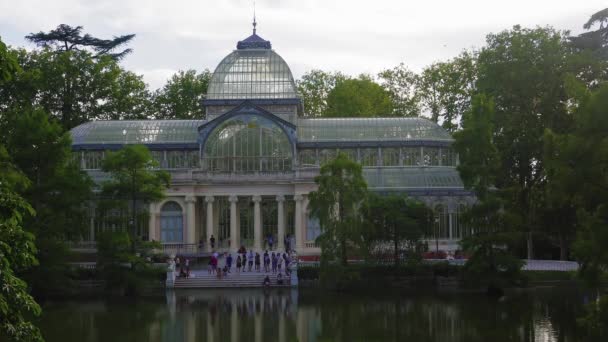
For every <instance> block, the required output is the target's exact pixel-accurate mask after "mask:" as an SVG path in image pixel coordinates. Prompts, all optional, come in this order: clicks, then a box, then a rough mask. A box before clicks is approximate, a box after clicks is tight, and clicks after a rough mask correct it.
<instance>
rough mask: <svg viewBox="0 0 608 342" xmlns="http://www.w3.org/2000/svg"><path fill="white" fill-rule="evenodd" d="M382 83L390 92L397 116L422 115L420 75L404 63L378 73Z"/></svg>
mask: <svg viewBox="0 0 608 342" xmlns="http://www.w3.org/2000/svg"><path fill="white" fill-rule="evenodd" d="M378 78H379V79H380V83H381V85H382V86H383V87H384V88H385V89H386V90H387V91H388V92H389V93H390V95H391V99H392V101H393V105H394V108H393V110H394V113H393V114H394V115H395V116H420V95H419V92H418V82H419V76H418V75H416V74H415V73H414V72H413V71H411V70H409V69H408V68H407V66H406V65H405V64H404V63H401V64H399V65H398V66H396V67H394V68H392V69H386V70H383V71H381V72H380V73H379V74H378Z"/></svg>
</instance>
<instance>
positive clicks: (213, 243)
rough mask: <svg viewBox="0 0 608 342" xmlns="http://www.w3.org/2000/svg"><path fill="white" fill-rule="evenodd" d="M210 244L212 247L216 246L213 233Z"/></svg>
mask: <svg viewBox="0 0 608 342" xmlns="http://www.w3.org/2000/svg"><path fill="white" fill-rule="evenodd" d="M209 244H211V249H214V248H215V237H214V236H213V234H211V237H210V238H209Z"/></svg>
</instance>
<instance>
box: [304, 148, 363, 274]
mask: <svg viewBox="0 0 608 342" xmlns="http://www.w3.org/2000/svg"><path fill="white" fill-rule="evenodd" d="M315 183H316V184H317V185H318V189H317V191H313V192H311V193H310V195H309V199H310V204H309V207H310V213H311V216H313V217H316V218H318V219H319V224H320V226H321V229H322V234H321V235H320V236H319V237H318V239H317V241H318V242H319V243H320V245H321V251H322V254H323V257H324V259H325V261H329V260H332V259H334V258H336V257H338V258H339V260H340V262H341V264H342V265H343V266H346V265H347V263H348V259H347V254H348V247H349V243H351V244H354V245H355V246H356V245H357V244H358V242H359V240H360V238H361V234H360V229H361V223H362V215H361V208H362V206H363V205H364V203H365V201H366V198H367V184H366V182H365V179H364V178H363V173H362V168H361V165H359V164H357V163H356V162H354V161H352V160H350V159H349V158H348V156H346V155H345V154H344V153H339V154H338V156H337V157H336V158H335V159H334V160H332V161H329V162H328V163H326V164H324V165H323V166H321V169H320V172H319V175H318V176H317V177H315Z"/></svg>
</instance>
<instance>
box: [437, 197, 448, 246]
mask: <svg viewBox="0 0 608 342" xmlns="http://www.w3.org/2000/svg"><path fill="white" fill-rule="evenodd" d="M433 234H434V236H433V237H434V238H438V239H448V238H449V237H450V226H449V216H448V212H447V208H446V207H445V206H443V205H440V204H439V205H437V206H435V222H434V232H433Z"/></svg>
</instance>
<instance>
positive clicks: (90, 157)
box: [84, 151, 104, 170]
mask: <svg viewBox="0 0 608 342" xmlns="http://www.w3.org/2000/svg"><path fill="white" fill-rule="evenodd" d="M103 157H104V152H103V151H84V169H85V170H99V169H101V164H102V163H103Z"/></svg>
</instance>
